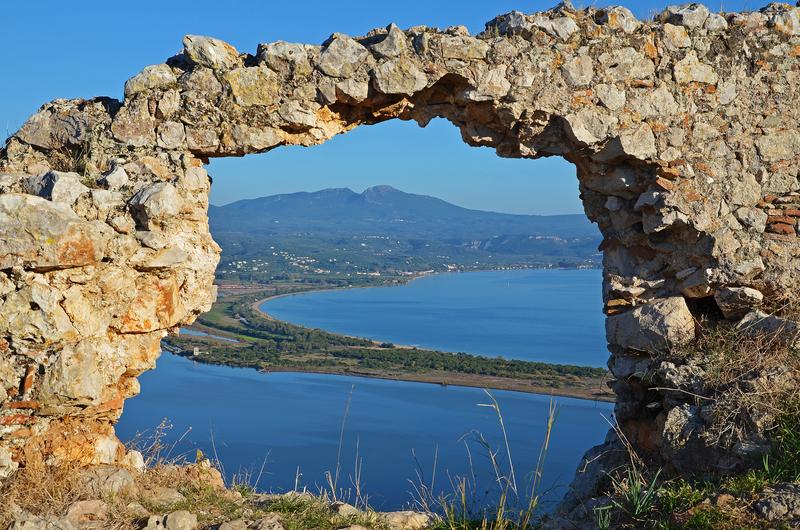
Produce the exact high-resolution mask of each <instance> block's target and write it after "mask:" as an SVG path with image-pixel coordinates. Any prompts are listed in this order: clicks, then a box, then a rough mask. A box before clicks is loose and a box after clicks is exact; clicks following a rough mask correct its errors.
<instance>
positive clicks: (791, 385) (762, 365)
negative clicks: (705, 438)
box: [672, 322, 800, 445]
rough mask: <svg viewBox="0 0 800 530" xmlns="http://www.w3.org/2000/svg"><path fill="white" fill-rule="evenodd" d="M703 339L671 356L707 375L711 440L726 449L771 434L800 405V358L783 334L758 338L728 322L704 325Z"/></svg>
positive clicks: (705, 399)
mask: <svg viewBox="0 0 800 530" xmlns="http://www.w3.org/2000/svg"><path fill="white" fill-rule="evenodd" d="M699 329H700V332H699V336H698V339H697V340H696V341H695V342H694V343H692V344H691V345H690V346H688V347H685V348H683V349H681V350H679V351H677V352H673V354H672V355H676V356H678V357H681V358H684V359H687V360H691V362H693V363H695V364H698V365H699V366H700V367H702V368H703V370H704V371H705V375H704V389H703V392H702V395H701V396H698V397H699V398H701V399H702V403H701V404H708V403H709V402H710V403H713V411H714V412H713V424H712V428H711V431H710V435H711V436H712V437H713V438H712V440H713V441H714V442H716V443H720V444H723V445H727V444H730V443H734V442H735V441H737V440H739V439H741V436H742V435H744V434H745V433H752V432H754V431H758V432H764V431H768V430H769V429H771V428H772V427H773V426H774V424H775V420H776V418H778V417H779V416H780V415H781V414H783V413H785V412H787V406H788V405H789V404H791V403H796V402H797V401H798V400H800V354H799V352H798V351H797V350H795V349H794V348H792V347H790V346H789V345H787V344H786V342H785V341H784V340H782V339H781V333H780V331H778V332H774V333H769V334H753V333H751V332H749V331H747V330H739V329H737V328H735V327H734V326H732V325H731V324H729V323H726V322H716V323H710V322H700V326H699Z"/></svg>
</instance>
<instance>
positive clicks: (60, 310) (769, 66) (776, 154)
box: [0, 3, 800, 476]
mask: <svg viewBox="0 0 800 530" xmlns="http://www.w3.org/2000/svg"><path fill="white" fill-rule="evenodd" d="M798 13H799V10H798V8H795V7H791V6H789V5H786V4H770V5H769V6H768V7H766V8H764V9H763V10H761V11H759V12H754V13H741V14H727V15H716V14H710V13H709V12H708V10H707V9H706V8H704V7H702V6H698V5H691V6H684V7H681V8H670V9H668V10H666V11H665V12H664V13H663V14H661V15H660V16H659V17H657V20H656V21H654V22H643V21H639V20H636V18H635V17H634V16H633V15H632V14H631V13H630V11H628V10H627V9H625V8H621V7H615V8H608V9H602V10H596V9H587V10H580V11H576V10H574V9H572V8H571V7H570V5H569V4H568V3H565V4H562V5H560V6H558V7H556V8H555V9H553V10H550V11H548V12H546V13H537V14H523V13H519V12H512V13H509V14H506V15H502V16H499V17H497V18H495V19H494V20H492V21H490V22H489V23H487V25H486V30H485V31H484V32H483V33H481V34H480V35H477V36H472V35H470V34H469V33H468V31H467V30H466V29H465V28H463V27H460V26H454V27H451V28H447V29H445V30H438V29H434V28H427V27H424V26H416V27H413V28H408V29H405V30H401V29H400V28H397V27H396V26H389V27H388V28H386V29H377V30H374V31H372V32H370V33H369V34H367V35H365V36H362V37H355V38H354V37H350V36H347V35H342V34H334V35H332V36H331V37H330V39H328V40H327V41H326V42H324V43H323V44H322V45H319V46H317V45H302V44H290V43H285V42H278V43H271V44H262V45H259V47H258V50H257V52H256V53H255V54H248V53H240V52H239V51H237V50H236V49H234V48H233V47H232V46H230V45H229V44H226V43H224V42H221V41H219V40H216V39H213V38H210V37H202V36H187V37H186V38H185V39H184V41H183V50H182V52H181V53H179V54H178V55H176V56H174V57H171V58H169V59H168V60H167V61H166V63H164V64H159V65H154V66H149V67H146V68H145V69H144V70H143V71H142V72H141V73H140V74H137V75H136V76H134V77H133V78H132V79H130V80H129V81H128V82H127V83H126V85H125V99H124V101H122V102H120V101H116V100H112V99H108V98H96V99H93V100H56V101H54V102H51V103H49V104H46V105H44V106H43V107H42V108H41V109H40V110H39V112H37V113H36V114H35V115H34V116H32V117H31V118H30V120H28V122H27V123H25V125H24V126H23V127H22V128H21V129H20V130H19V131H18V132H16V133H15V134H14V135H13V136H12V137H11V138H9V139H8V140H7V142H6V145H5V148H4V150H3V151H2V153H0V172H2V175H0V220H1V222H0V242H1V243H0V249H2V253H0V401H1V402H2V408H0V476H4V475H8V474H9V473H10V472H11V470H12V469H13V468H14V467H15V466H17V465H18V464H19V463H21V462H24V461H25V460H26V459H28V458H33V457H34V456H36V457H43V458H44V459H45V460H47V461H57V460H63V459H71V460H78V461H80V462H84V463H111V462H115V461H118V460H119V459H120V458H122V456H123V454H122V453H123V450H122V448H121V446H120V445H119V444H118V443H117V441H116V438H115V437H114V435H113V429H112V425H113V423H114V421H115V420H116V419H117V418H118V417H119V414H120V412H121V410H122V406H123V403H124V400H125V399H126V398H128V397H130V396H132V395H134V394H135V393H136V392H138V385H137V382H136V377H137V376H138V375H139V374H140V373H141V372H142V371H144V370H147V369H151V368H153V366H154V363H155V360H156V358H157V356H158V353H159V341H160V339H161V338H162V337H164V336H165V335H166V334H167V333H170V332H173V331H175V330H176V328H177V327H178V326H179V325H181V324H186V323H189V322H191V321H192V320H193V319H194V318H195V317H196V316H197V315H198V314H200V313H202V312H203V311H206V310H207V309H208V308H209V307H210V304H211V302H212V301H213V300H214V295H215V293H214V288H213V286H212V280H213V274H214V268H215V266H216V264H217V260H218V255H219V247H218V246H217V245H216V244H215V243H214V241H213V240H212V239H211V237H210V235H209V232H208V224H207V218H206V210H207V206H208V190H209V184H210V179H209V177H208V175H207V173H206V171H205V169H204V168H203V164H204V163H205V162H207V160H208V159H209V158H211V157H223V156H242V155H245V154H248V153H259V152H265V151H269V150H271V149H274V148H277V147H280V146H284V145H306V146H308V145H314V144H318V143H321V142H324V141H326V140H328V139H330V138H331V137H333V136H335V135H337V134H340V133H344V132H346V131H348V130H350V129H352V128H353V127H356V126H359V125H369V124H374V123H378V122H381V121H384V120H388V119H402V120H414V121H416V122H417V123H418V124H419V125H421V126H425V125H426V124H427V123H428V122H429V121H430V120H431V119H433V118H436V117H442V118H445V119H447V120H449V121H450V122H451V123H453V125H454V126H456V127H458V128H459V129H460V130H461V133H462V137H463V139H464V141H465V142H466V143H468V144H469V145H473V146H487V147H492V148H493V149H495V150H496V152H497V154H498V155H500V156H504V157H522V158H539V157H546V156H562V157H564V158H566V159H567V160H569V161H570V162H572V163H574V164H575V165H576V167H577V170H578V179H579V182H580V192H581V198H582V200H583V204H584V208H585V211H586V214H587V215H588V217H589V218H590V219H591V220H593V221H594V222H596V223H597V224H598V226H599V227H600V230H601V231H602V233H603V236H604V240H603V243H602V246H601V249H602V250H603V252H604V275H603V295H604V300H605V303H606V312H607V314H608V315H609V316H608V338H609V343H610V350H611V353H612V357H611V361H610V367H611V368H612V370H613V372H614V376H615V378H616V379H615V381H614V382H613V388H614V390H615V392H616V393H617V396H618V402H617V407H616V416H617V421H618V422H619V424H620V427H621V429H622V431H623V432H624V433H625V434H626V436H627V438H628V439H629V440H630V441H631V443H632V444H633V445H634V446H635V447H636V448H637V449H638V450H640V451H641V453H642V454H644V455H649V456H651V457H652V458H655V459H660V461H662V462H664V463H665V464H667V465H670V464H675V463H677V461H676V459H678V454H679V453H680V452H679V451H677V448H676V447H673V445H674V444H676V443H677V444H686V443H688V442H687V441H691V444H692V445H691V447H693V448H694V449H698V448H699V447H700V446H703V444H704V443H705V442H704V441H703V440H704V438H702V437H698V436H697V434H698V433H699V432H702V431H703V429H704V428H705V419H704V418H707V414H705V413H704V411H703V408H702V407H699V406H697V404H696V403H694V402H693V401H692V397H691V395H690V394H689V393H687V392H674V391H670V390H669V389H666V390H662V389H658V387H657V386H656V385H663V384H664V383H663V382H656V383H654V382H653V381H652V380H651V378H648V377H645V375H646V374H647V373H648V372H654V371H658V370H657V368H658V367H653V366H650V364H651V363H650V361H651V359H652V358H654V357H655V356H657V355H658V354H660V353H663V351H664V350H665V349H669V348H671V347H674V346H675V345H682V344H686V343H690V342H691V341H692V340H693V337H694V336H695V329H694V325H693V324H694V321H695V320H696V319H697V318H698V317H700V316H704V317H706V318H727V319H730V320H731V321H733V322H736V321H737V320H738V319H741V318H743V317H744V318H749V319H751V320H752V318H753V315H756V316H758V315H759V314H760V313H758V312H757V311H759V310H760V309H759V308H760V306H761V305H762V304H764V303H765V301H766V302H768V301H769V300H774V299H778V298H783V297H790V298H791V297H796V295H797V285H798V280H800V267H798V256H800V239H799V238H798V228H799V227H800V224H799V223H800V221H799V220H800V181H799V180H798V167H799V166H798V158H800V132H798V127H797V123H798V118H800V107H799V106H798V105H796V101H797V100H798V97H800V93H799V92H800V82H798V78H799V77H800V23H798V20H799V18H798V17H799V16H800V15H798ZM748 315H749V316H748ZM756 320H758V319H756ZM762 320H763V318H762ZM748 322H750V320H748ZM748 325H749V326H750V327H751V328H752V322H751V323H750V324H748ZM673 364H674V363H673ZM679 364H680V363H679ZM682 370H683V369H682V368H681V366H677V365H675V366H672V367H669V366H667V367H664V370H662V371H661V372H659V373H663V374H673V375H674V374H683V375H681V377H682V379H680V381H689V383H687V384H689V385H690V386H691V385H693V384H695V383H696V381H695V380H694V378H695V376H696V377H699V378H700V379H702V377H703V376H702V374H700V373H699V372H696V371H693V370H694V369H693V368H690V369H688V372H686V370H683V371H682ZM684 372H686V373H684ZM698 374H700V375H698ZM684 376H685V377H684ZM670 377H672V376H670ZM705 412H707V411H705ZM704 447H705V446H704ZM681 454H683V453H681ZM682 462H686V461H685V460H684V461H682ZM683 465H684V464H678V465H677V466H676V468H681V466H683ZM717 465H720V466H721V465H723V460H722V459H715V458H710V459H706V460H704V461H691V463H690V464H686V465H685V466H684V468H686V469H689V470H690V471H691V470H692V469H691V466H696V467H698V468H701V467H709V466H710V467H714V466H717ZM724 465H726V466H729V467H731V468H735V467H736V466H737V465H739V462H738V461H735V459H734V461H731V460H730V459H728V460H726V461H725V462H724ZM696 470H698V471H700V469H696Z"/></svg>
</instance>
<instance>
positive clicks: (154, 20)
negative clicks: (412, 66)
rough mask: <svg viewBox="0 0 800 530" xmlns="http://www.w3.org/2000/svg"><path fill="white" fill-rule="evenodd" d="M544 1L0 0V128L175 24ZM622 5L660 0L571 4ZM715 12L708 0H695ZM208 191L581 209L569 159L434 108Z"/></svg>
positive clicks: (212, 25)
mask: <svg viewBox="0 0 800 530" xmlns="http://www.w3.org/2000/svg"><path fill="white" fill-rule="evenodd" d="M555 3H556V2H555V0H550V1H508V0H498V1H485V0H480V1H476V0H406V1H402V2H385V1H376V0H356V1H350V2H338V3H335V2H330V1H324V2H323V1H318V0H304V1H302V2H298V1H281V2H275V1H266V0H261V1H248V2H245V1H237V0H227V1H220V0H216V1H209V0H160V1H154V0H136V1H135V2H109V1H107V0H106V1H96V0H92V1H87V0H73V1H70V2H63V1H61V0H39V1H31V0H28V1H15V2H6V3H4V5H3V30H2V33H0V42H1V43H0V72H2V74H0V127H2V132H3V133H4V134H3V136H7V135H8V134H11V133H12V132H14V131H15V130H17V129H18V128H19V127H20V126H21V125H22V123H23V122H24V121H25V119H26V118H27V117H28V116H29V115H30V114H32V113H33V112H35V111H36V109H37V108H38V107H39V106H40V105H41V104H42V103H44V102H46V101H50V100H52V99H55V98H73V97H87V98H88V97H93V96H99V95H106V96H112V97H117V98H120V99H121V98H122V86H123V84H124V82H125V80H126V79H128V78H129V77H131V76H132V75H134V74H136V73H137V72H139V71H140V70H141V69H142V68H143V67H144V66H146V65H148V64H155V63H160V62H163V61H164V60H165V59H166V58H167V57H169V56H171V55H174V54H175V53H177V52H178V51H180V48H181V39H182V37H183V35H185V34H189V33H193V34H202V35H211V36H214V37H218V38H221V39H223V40H226V41H228V42H230V43H231V44H233V45H234V46H236V47H237V48H238V49H239V50H240V51H248V52H250V53H255V50H256V47H257V45H258V43H259V42H271V41H276V40H285V41H289V42H306V43H321V42H322V41H324V40H325V39H326V38H327V37H328V36H329V35H330V34H331V33H333V32H334V31H338V32H343V33H348V34H350V35H362V34H364V33H366V32H367V31H369V30H370V29H372V28H375V27H380V26H385V25H387V24H388V23H390V22H394V23H396V24H398V25H399V26H400V27H409V26H413V25H417V24H425V25H428V26H438V27H447V26H451V25H456V24H461V25H465V26H467V27H468V28H469V30H470V31H471V32H472V33H473V34H474V33H478V32H480V31H481V30H482V29H483V25H484V23H485V22H487V21H488V20H490V19H492V18H493V17H494V16H495V15H498V14H501V13H506V12H508V11H511V10H513V9H516V10H519V11H523V12H534V11H541V10H545V9H548V8H549V7H552V6H553V5H555ZM588 3H591V4H593V5H596V6H602V5H608V4H614V3H617V4H619V3H622V4H623V5H627V7H629V8H630V9H631V10H632V11H633V12H634V13H635V14H636V15H637V16H638V17H639V18H647V17H648V16H650V15H652V14H653V13H656V12H658V11H660V10H661V9H663V7H664V6H665V5H667V2H665V1H657V0H636V1H635V2H634V1H628V2H625V1H624V0H621V1H617V2H604V1H597V2H589V1H588V0H587V1H586V2H581V1H575V2H574V4H575V5H576V6H580V5H582V4H588ZM705 3H706V5H708V6H709V8H711V9H712V10H715V11H718V10H719V9H720V7H721V4H720V2H719V1H714V2H705ZM766 3H767V2H753V1H745V0H725V2H724V4H722V7H724V9H725V10H727V11H737V10H745V9H758V8H760V7H762V6H763V5H765V4H766ZM210 171H211V174H212V176H213V177H214V186H213V189H212V195H211V200H212V202H213V203H214V204H224V203H227V202H230V201H233V200H237V199H240V198H250V197H259V196H263V195H270V194H273V193H286V192H292V191H311V190H317V189H321V188H326V187H349V188H351V189H353V190H356V191H361V190H363V189H364V188H365V187H368V186H370V185H374V184H390V185H392V186H395V187H397V188H400V189H402V190H405V191H409V192H414V193H423V194H429V195H435V196H438V197H441V198H443V199H446V200H448V201H451V202H454V203H456V204H460V205H462V206H467V207H470V208H479V209H488V210H496V211H505V212H512V213H542V214H551V213H576V212H580V211H581V206H580V202H579V200H578V191H577V182H576V179H575V171H574V168H573V167H572V166H571V165H570V164H569V163H567V162H565V161H563V160H561V159H547V160H539V161H530V160H506V159H501V158H499V157H497V156H495V155H494V153H493V151H491V150H489V149H485V148H481V149H475V148H470V147H467V146H466V144H463V143H462V142H461V137H460V133H459V132H458V130H457V129H455V128H454V127H452V126H451V125H450V124H448V123H447V122H443V121H442V120H436V121H434V122H433V123H431V124H430V125H429V126H428V127H427V128H425V129H420V128H419V127H417V126H416V124H414V123H405V122H398V121H393V122H388V123H383V124H380V125H375V126H371V127H361V128H358V129H356V130H354V131H352V132H350V133H348V134H346V135H342V136H339V137H337V138H335V139H333V140H332V141H330V142H328V143H326V144H323V145H321V146H315V147H312V148H298V147H292V148H280V149H276V150H274V151H272V152H270V153H267V154H264V155H260V156H249V157H246V158H243V159H222V160H215V161H212V163H211V167H210Z"/></svg>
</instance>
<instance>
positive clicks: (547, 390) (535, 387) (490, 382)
mask: <svg viewBox="0 0 800 530" xmlns="http://www.w3.org/2000/svg"><path fill="white" fill-rule="evenodd" d="M454 272H463V271H454ZM468 272H473V271H468ZM475 272H479V271H475ZM481 272H482V271H481ZM434 274H445V272H438V273H427V274H417V275H414V276H413V277H411V276H410V277H409V278H408V279H407V280H406V281H402V282H396V283H391V284H389V283H387V284H383V285H368V286H347V287H338V286H337V287H334V286H331V287H314V288H310V289H305V290H299V291H297V292H291V293H281V294H273V295H270V296H266V297H264V298H260V299H258V300H256V301H254V302H252V303H251V304H250V307H251V308H252V309H253V310H254V311H255V312H257V313H258V314H259V315H261V316H262V317H264V318H265V319H268V320H270V321H273V322H282V321H281V320H279V319H277V318H275V317H273V316H271V315H270V314H269V313H267V312H266V311H264V310H262V309H261V307H260V306H261V305H262V304H263V303H265V302H267V301H269V300H273V299H276V298H281V297H285V296H295V295H300V294H305V293H313V292H322V291H332V290H344V289H370V288H376V287H399V286H402V285H406V284H408V283H410V282H412V281H414V280H417V279H419V278H422V277H427V276H432V275H434ZM448 274H449V273H448ZM289 324H291V323H289ZM292 325H297V324H292ZM195 326H196V328H195V329H198V330H201V331H204V332H207V333H215V334H216V333H219V334H221V335H223V336H224V335H226V334H227V333H226V332H224V331H222V330H217V329H216V328H213V327H209V326H205V325H202V324H196V325H195ZM328 333H329V332H328ZM337 335H340V336H343V337H348V338H357V339H361V340H370V341H371V342H372V343H373V344H374V345H375V347H376V348H377V347H379V346H380V344H381V342H380V341H377V340H372V339H363V337H352V336H348V335H341V334H337ZM394 347H395V348H399V349H410V348H413V346H408V345H399V344H394ZM187 353H188V352H187ZM445 353H448V352H445ZM449 353H452V352H449ZM182 356H184V357H186V358H187V359H190V360H194V361H197V362H202V363H205V364H218V365H225V366H233V367H242V368H254V369H257V370H259V371H263V372H267V373H268V372H293V373H316V374H324V375H339V376H354V377H367V378H373V379H384V380H395V381H410V382H419V383H429V384H438V385H443V386H451V385H452V386H463V387H472V388H491V389H497V390H506V391H514V392H523V393H532V394H540V395H545V396H559V397H569V398H575V399H585V400H589V401H601V402H614V401H615V398H616V396H615V395H614V394H613V393H612V392H610V391H609V390H608V389H607V387H606V385H605V382H606V380H607V379H606V377H602V378H584V379H578V380H576V381H575V382H574V383H575V384H573V385H569V386H566V385H565V386H553V385H547V384H536V382H535V381H532V380H531V379H524V378H513V377H502V376H489V375H480V374H468V373H463V372H449V371H430V372H405V371H401V370H384V369H363V368H354V367H339V366H332V367H320V366H314V367H303V366H295V365H292V364H287V365H285V366H271V367H269V368H266V369H265V368H263V367H262V366H261V365H257V364H251V363H246V362H244V363H235V362H233V363H226V362H209V361H208V360H206V359H203V358H197V357H193V356H191V355H182Z"/></svg>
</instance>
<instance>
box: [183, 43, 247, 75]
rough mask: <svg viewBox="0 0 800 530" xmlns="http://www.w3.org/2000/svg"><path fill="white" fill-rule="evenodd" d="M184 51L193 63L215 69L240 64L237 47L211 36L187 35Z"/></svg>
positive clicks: (223, 68) (228, 67) (226, 68)
mask: <svg viewBox="0 0 800 530" xmlns="http://www.w3.org/2000/svg"><path fill="white" fill-rule="evenodd" d="M183 53H184V55H186V58H187V59H189V60H190V61H192V62H193V63H195V64H197V65H200V66H206V67H208V68H211V69H214V70H228V69H231V68H233V67H234V66H236V65H238V64H239V52H238V51H236V48H234V47H233V46H231V45H230V44H228V43H227V42H223V41H221V40H219V39H213V38H211V37H204V36H200V35H186V36H185V37H184V38H183Z"/></svg>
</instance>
